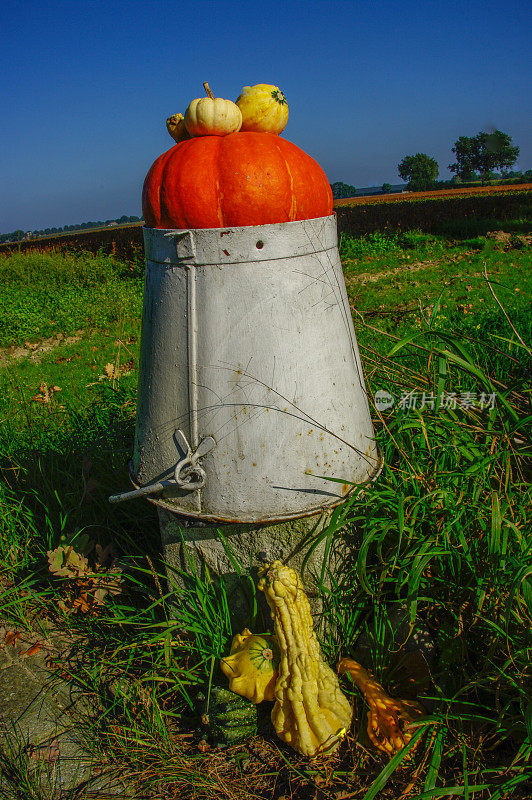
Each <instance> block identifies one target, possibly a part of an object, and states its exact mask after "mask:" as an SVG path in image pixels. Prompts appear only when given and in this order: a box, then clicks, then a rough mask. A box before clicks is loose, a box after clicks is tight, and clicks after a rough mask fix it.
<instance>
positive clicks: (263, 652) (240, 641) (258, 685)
mask: <svg viewBox="0 0 532 800" xmlns="http://www.w3.org/2000/svg"><path fill="white" fill-rule="evenodd" d="M278 662H279V654H278V648H277V643H276V641H275V638H274V637H273V636H272V635H271V634H257V633H251V631H250V630H249V629H248V628H246V629H245V630H244V631H242V633H237V635H236V636H235V637H234V639H233V643H232V645H231V652H230V654H229V655H228V656H226V657H225V658H223V659H222V660H221V663H220V666H221V668H222V672H223V673H224V675H225V676H226V677H227V678H229V689H230V690H231V691H232V692H236V693H237V694H240V695H242V696H243V697H247V699H248V700H251V701H252V702H253V703H262V701H263V700H273V699H274V695H273V692H274V688H275V681H276V678H277V673H276V671H275V670H276V667H277V664H278Z"/></svg>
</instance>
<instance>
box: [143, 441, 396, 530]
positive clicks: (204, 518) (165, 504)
mask: <svg viewBox="0 0 532 800" xmlns="http://www.w3.org/2000/svg"><path fill="white" fill-rule="evenodd" d="M376 460H377V461H378V463H377V466H376V467H375V470H374V472H372V473H371V475H370V476H369V477H368V478H367V479H366V480H365V481H363V482H362V483H357V484H356V485H354V486H353V487H352V489H350V491H348V492H347V494H345V495H344V496H343V497H340V498H338V500H337V501H336V502H334V503H328V504H327V505H321V506H315V507H314V508H312V509H307V511H305V513H304V514H302V513H301V512H299V513H297V514H281V515H279V516H278V517H263V518H261V519H231V518H227V517H220V516H216V515H214V514H192V513H189V512H186V511H184V510H182V509H180V508H176V506H175V505H172V503H170V502H169V501H167V500H161V499H159V498H157V497H146V500H148V502H149V503H152V504H153V505H155V506H158V507H159V508H163V509H164V510H165V511H171V512H172V513H173V514H175V515H176V516H178V517H185V518H186V519H189V520H197V521H198V522H203V523H209V522H222V523H226V524H233V525H235V524H238V525H240V524H242V525H269V524H275V523H276V522H289V521H290V520H293V519H303V518H304V517H313V516H315V515H316V514H323V513H324V512H325V511H329V510H332V509H333V508H336V507H337V506H339V505H341V504H342V503H344V502H345V501H346V500H348V499H349V498H350V497H351V495H352V494H353V492H354V491H355V489H357V488H358V487H360V486H367V485H368V484H370V483H373V481H375V480H376V479H377V478H378V477H379V475H380V474H381V472H382V469H383V467H384V458H383V456H382V453H381V451H380V450H379V448H378V447H377V448H376ZM132 470H133V462H132V461H130V462H129V464H128V473H129V480H130V481H131V483H132V484H133V486H134V487H135V489H140V485H139V484H138V483H136V482H135V481H134V480H133V471H132Z"/></svg>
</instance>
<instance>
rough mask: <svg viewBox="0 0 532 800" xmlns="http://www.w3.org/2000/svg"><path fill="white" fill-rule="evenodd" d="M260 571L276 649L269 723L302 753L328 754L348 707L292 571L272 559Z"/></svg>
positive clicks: (348, 717) (348, 718)
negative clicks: (275, 679)
mask: <svg viewBox="0 0 532 800" xmlns="http://www.w3.org/2000/svg"><path fill="white" fill-rule="evenodd" d="M261 574H262V577H261V579H260V580H259V584H258V587H259V589H261V590H262V591H263V592H264V593H265V595H266V600H267V601H268V605H269V606H270V609H271V614H272V618H273V621H274V631H275V638H276V640H277V644H278V646H279V654H280V662H279V667H278V676H277V681H276V684H275V705H274V707H273V710H272V722H273V725H274V727H275V730H276V732H277V735H278V736H279V737H280V738H281V739H283V740H284V741H285V742H286V743H287V744H289V745H290V746H291V747H293V748H294V750H297V752H298V753H301V754H302V755H305V756H315V755H318V754H319V753H330V752H332V751H333V750H335V749H336V748H337V747H338V745H339V743H340V741H341V739H342V738H343V736H345V734H346V733H347V730H348V729H349V726H350V724H351V716H352V710H351V706H350V704H349V701H348V700H347V698H346V697H345V695H344V694H343V693H342V691H341V689H340V686H339V684H338V678H337V676H336V675H335V673H334V672H333V671H332V669H331V668H330V667H329V666H328V665H327V664H326V663H325V662H324V660H323V658H322V655H321V650H320V645H319V643H318V640H317V638H316V634H315V633H314V629H313V621H312V616H311V613H310V604H309V601H308V598H307V596H306V594H305V592H304V590H303V585H302V582H301V578H300V577H299V575H298V574H297V572H295V570H293V569H291V568H290V567H287V566H284V565H283V564H282V563H281V562H280V561H274V562H273V563H272V564H270V565H266V566H265V567H264V568H263V570H262V571H261Z"/></svg>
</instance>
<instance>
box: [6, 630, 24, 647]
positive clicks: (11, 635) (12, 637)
mask: <svg viewBox="0 0 532 800" xmlns="http://www.w3.org/2000/svg"><path fill="white" fill-rule="evenodd" d="M21 636H22V634H21V633H20V632H19V631H8V632H7V633H6V636H5V639H4V644H5V645H6V647H9V646H10V645H12V644H15V642H16V641H17V639H20V637H21Z"/></svg>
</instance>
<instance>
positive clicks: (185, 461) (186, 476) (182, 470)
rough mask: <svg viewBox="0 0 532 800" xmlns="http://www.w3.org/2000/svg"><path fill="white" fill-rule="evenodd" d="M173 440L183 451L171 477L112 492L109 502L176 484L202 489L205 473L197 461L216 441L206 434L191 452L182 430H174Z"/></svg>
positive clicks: (205, 477) (155, 491)
mask: <svg viewBox="0 0 532 800" xmlns="http://www.w3.org/2000/svg"><path fill="white" fill-rule="evenodd" d="M175 440H176V443H177V446H178V447H179V449H180V451H181V452H182V453H184V455H183V458H181V460H180V461H178V462H177V464H176V465H175V467H174V475H173V478H170V479H169V480H166V481H157V483H149V484H147V485H146V486H141V487H140V488H138V489H133V490H132V491H130V492H120V493H119V494H112V495H111V496H110V497H109V502H110V503H122V502H124V501H125V500H134V499H136V498H137V497H146V496H147V495H151V494H158V493H159V492H162V491H163V489H167V488H168V487H171V486H177V487H178V488H179V489H184V490H185V491H188V492H192V491H194V490H195V489H202V488H203V486H205V482H206V480H207V475H206V473H205V470H204V469H202V468H201V467H200V465H199V464H198V461H199V459H200V458H203V456H206V455H207V453H210V451H211V450H212V449H213V447H216V442H215V441H214V439H213V437H212V436H206V437H205V439H202V440H201V442H200V443H199V445H198V446H197V448H196V450H195V451H194V452H192V448H191V447H190V445H189V443H188V441H187V437H186V436H185V434H184V433H183V431H182V430H177V431H176V432H175Z"/></svg>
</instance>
